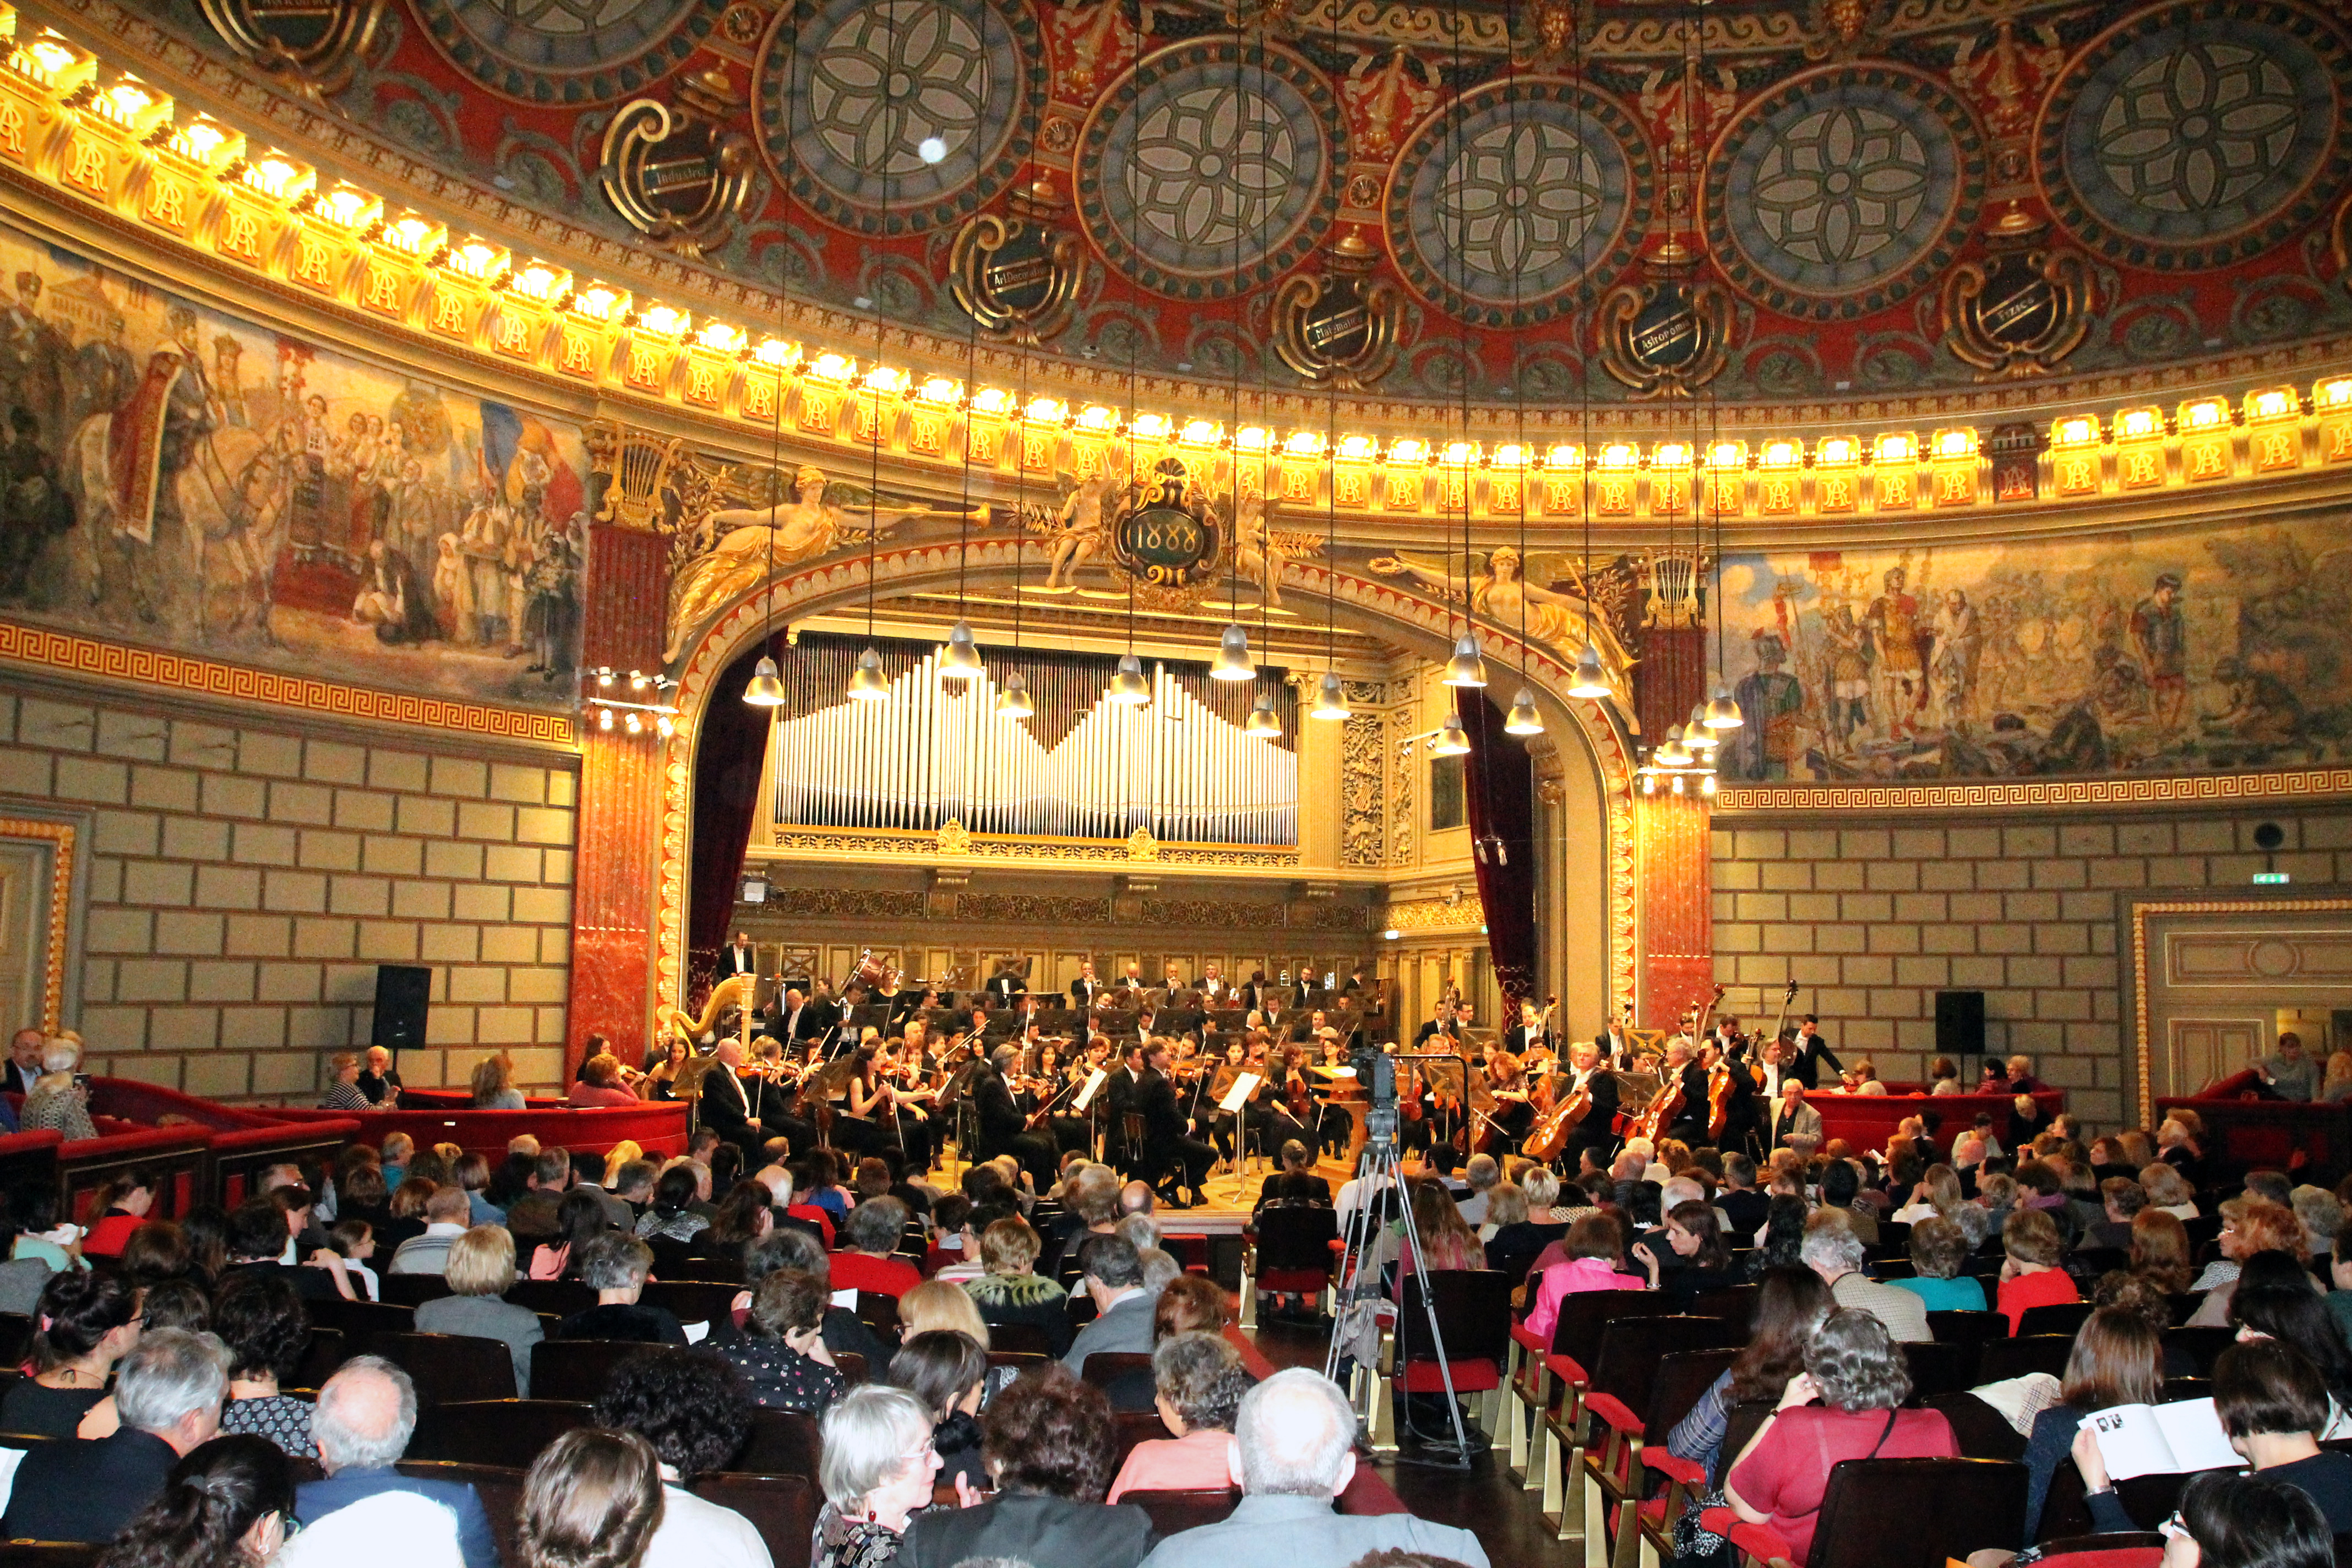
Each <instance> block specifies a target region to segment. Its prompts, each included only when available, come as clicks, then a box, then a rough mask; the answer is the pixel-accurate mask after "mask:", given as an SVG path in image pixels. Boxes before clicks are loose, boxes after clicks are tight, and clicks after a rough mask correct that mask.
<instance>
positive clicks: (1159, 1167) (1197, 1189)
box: [1135, 1046, 1217, 1208]
mask: <svg viewBox="0 0 2352 1568" xmlns="http://www.w3.org/2000/svg"><path fill="white" fill-rule="evenodd" d="M1145 1060H1146V1062H1147V1064H1148V1065H1147V1067H1146V1069H1145V1071H1144V1075H1143V1078H1142V1079H1141V1080H1140V1082H1139V1084H1138V1085H1137V1089H1136V1104H1135V1109H1137V1110H1140V1111H1141V1112H1142V1113H1143V1160H1144V1179H1145V1180H1147V1181H1150V1182H1151V1183H1153V1184H1154V1185H1156V1186H1157V1187H1158V1188H1159V1189H1160V1193H1161V1195H1162V1196H1163V1197H1164V1198H1165V1199H1166V1201H1167V1202H1168V1203H1169V1204H1171V1205H1172V1206H1175V1207H1179V1208H1181V1207H1186V1206H1190V1207H1193V1208H1199V1207H1202V1206H1203V1205H1206V1204H1207V1203H1208V1201H1209V1194H1208V1193H1207V1191H1206V1190H1205V1189H1203V1188H1202V1185H1201V1184H1202V1182H1203V1181H1205V1180H1207V1179H1208V1174H1209V1167H1210V1166H1212V1165H1213V1164H1215V1163H1217V1152H1216V1150H1214V1149H1213V1148H1211V1147H1210V1146H1209V1145H1208V1144H1206V1143H1203V1142H1201V1141H1200V1140H1199V1139H1198V1138H1193V1137H1191V1136H1188V1135H1187V1133H1186V1130H1185V1121H1184V1111H1183V1108H1182V1107H1181V1106H1180V1105H1178V1104H1177V1103H1176V1089H1175V1086H1174V1085H1173V1084H1172V1083H1171V1082H1170V1081H1169V1079H1168V1047H1166V1046H1161V1047H1159V1048H1157V1049H1156V1050H1153V1051H1151V1052H1150V1054H1149V1056H1147V1057H1146V1058H1145ZM1180 1178H1181V1184H1182V1187H1183V1189H1184V1190H1185V1191H1186V1192H1188V1193H1189V1194H1190V1197H1191V1201H1190V1204H1189V1205H1187V1204H1186V1203H1185V1201H1184V1200H1183V1199H1182V1198H1180V1197H1179V1196H1178V1194H1177V1191H1176V1190H1175V1189H1176V1186H1177V1184H1178V1181H1179V1179H1180Z"/></svg>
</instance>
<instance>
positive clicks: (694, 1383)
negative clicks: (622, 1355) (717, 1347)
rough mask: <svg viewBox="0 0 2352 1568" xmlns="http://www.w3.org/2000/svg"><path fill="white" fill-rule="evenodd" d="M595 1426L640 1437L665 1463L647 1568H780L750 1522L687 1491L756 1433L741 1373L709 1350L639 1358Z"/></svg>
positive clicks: (616, 1375)
mask: <svg viewBox="0 0 2352 1568" xmlns="http://www.w3.org/2000/svg"><path fill="white" fill-rule="evenodd" d="M595 1421H596V1425H597V1426H609V1427H612V1428H614V1429H615V1430H618V1431H623V1432H634V1433H635V1434H636V1435H637V1436H640V1437H643V1438H644V1439H645V1440H646V1442H647V1443H650V1444H651V1445H653V1450H654V1453H655V1455H656V1457H657V1458H659V1459H660V1460H661V1479H662V1511H661V1522H660V1523H659V1524H658V1525H657V1526H656V1528H655V1530H654V1538H653V1542H652V1544H651V1545H649V1546H648V1547H647V1548H646V1557H645V1563H646V1568H773V1564H774V1560H773V1559H772V1557H771V1556H770V1555H769V1552H768V1548H767V1543H766V1542H763V1541H761V1539H760V1532H759V1531H758V1530H757V1529H755V1528H754V1527H753V1526H752V1524H751V1521H750V1520H748V1519H745V1518H744V1517H743V1516H742V1515H741V1514H740V1513H737V1512H736V1511H735V1510H733V1509H730V1508H721V1507H720V1506H719V1504H717V1503H714V1502H709V1501H706V1500H703V1499H701V1498H698V1497H697V1496H695V1495H694V1493H692V1492H690V1491H688V1489H687V1483H688V1482H689V1481H691V1480H693V1479H694V1478H695V1477H697V1476H699V1475H702V1474H705V1473H706V1472H708V1471H711V1470H716V1469H718V1468H719V1467H721V1466H723V1465H724V1464H726V1463H727V1461H728V1460H729V1459H730V1458H733V1457H734V1455H735V1451H736V1450H737V1449H739V1448H740V1447H742V1446H743V1439H744V1438H745V1437H746V1436H749V1435H750V1433H751V1397H750V1395H749V1394H747V1393H746V1392H745V1391H744V1388H743V1380H742V1379H740V1378H739V1377H737V1376H736V1375H735V1370H734V1368H732V1367H730V1366H729V1365H728V1364H727V1363H726V1362H725V1361H724V1360H722V1359H720V1357H719V1356H718V1355H717V1354H716V1353H714V1352H710V1351H707V1350H698V1351H688V1352H668V1351H648V1352H644V1353H642V1354H638V1355H633V1356H631V1357H630V1358H629V1359H628V1360H627V1361H625V1362H623V1363H621V1364H620V1365H619V1366H618V1367H616V1368H614V1372H613V1377H612V1381H611V1382H610V1383H609V1384H607V1385H606V1387H605V1390H604V1397H603V1398H601V1399H599V1400H597V1401H596V1409H595Z"/></svg>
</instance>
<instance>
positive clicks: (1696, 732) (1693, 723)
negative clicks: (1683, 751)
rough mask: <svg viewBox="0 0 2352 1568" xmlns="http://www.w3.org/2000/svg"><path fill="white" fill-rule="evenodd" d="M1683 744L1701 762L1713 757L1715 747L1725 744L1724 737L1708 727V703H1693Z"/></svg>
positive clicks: (1684, 728)
mask: <svg viewBox="0 0 2352 1568" xmlns="http://www.w3.org/2000/svg"><path fill="white" fill-rule="evenodd" d="M1683 744H1684V745H1685V746H1687V747H1689V748H1690V752H1691V755H1693V756H1694V757H1696V758H1697V759H1698V760H1699V761H1700V762H1706V761H1707V760H1708V759H1709V758H1711V757H1713V756H1714V755H1715V749H1716V748H1717V746H1720V745H1722V744H1723V737H1722V736H1720V735H1717V733H1716V732H1715V731H1712V730H1710V729H1708V728H1707V727H1706V703H1704V702H1694V703H1692V704H1691V710H1690V721H1689V722H1688V723H1686V724H1685V725H1684V726H1683Z"/></svg>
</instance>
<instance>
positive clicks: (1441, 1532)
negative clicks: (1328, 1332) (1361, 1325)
mask: <svg viewBox="0 0 2352 1568" xmlns="http://www.w3.org/2000/svg"><path fill="white" fill-rule="evenodd" d="M1355 1445H1356V1412H1355V1410H1354V1408H1353V1407H1352V1406H1350V1405H1349V1403H1348V1397H1347V1395H1346V1394H1342V1393H1340V1391H1339V1387H1338V1386H1337V1385H1336V1384H1333V1383H1331V1382H1330V1381H1329V1380H1328V1378H1325V1377H1323V1376H1322V1375H1321V1374H1319V1373H1314V1372H1310V1371H1308V1370H1307V1369H1306V1368H1304V1367H1293V1368H1292V1369H1290V1370H1289V1371H1287V1372H1279V1373H1275V1374H1274V1375H1273V1376H1272V1377H1270V1378H1267V1379H1266V1380H1265V1382H1264V1383H1261V1384H1258V1385H1257V1386H1256V1387H1255V1388H1253V1389H1251V1390H1250V1391H1249V1393H1248V1394H1247V1395H1245V1396H1244V1398H1243V1400H1242V1402H1241V1405H1240V1407H1239V1408H1238V1409H1237V1410H1236V1411H1235V1413H1234V1436H1233V1438H1232V1440H1231V1441H1230V1442H1229V1443H1228V1444H1227V1446H1226V1473H1227V1474H1228V1475H1229V1476H1230V1477H1231V1478H1232V1479H1233V1480H1234V1483H1235V1484H1236V1485H1238V1486H1239V1487H1240V1488H1241V1489H1242V1499H1241V1501H1240V1502H1239V1503H1237V1504H1235V1505H1234V1511H1233V1513H1232V1515H1231V1516H1230V1517H1229V1518H1227V1519H1226V1520H1225V1521H1223V1522H1222V1523H1219V1524H1211V1525H1203V1526H1202V1527H1200V1528H1199V1529H1196V1530H1188V1531H1183V1532H1182V1533H1181V1534H1178V1535H1172V1536H1171V1537H1169V1538H1168V1539H1167V1540H1166V1541H1164V1542H1160V1545H1159V1547H1158V1548H1157V1549H1155V1550H1154V1551H1153V1552H1152V1553H1151V1555H1150V1557H1149V1558H1148V1559H1146V1561H1147V1562H1148V1563H1150V1564H1151V1568H1346V1565H1347V1564H1349V1563H1355V1562H1356V1561H1358V1560H1359V1559H1360V1558H1362V1557H1363V1556H1365V1555H1366V1554H1367V1553H1369V1552H1379V1551H1382V1550H1384V1549H1389V1548H1396V1549H1401V1550H1402V1551H1406V1552H1418V1553H1422V1554H1423V1555H1426V1556H1428V1557H1431V1558H1435V1559H1439V1560H1442V1561H1447V1562H1453V1563H1465V1564H1467V1565H1468V1568H1486V1549H1485V1548H1484V1547H1483V1546H1481V1545H1480V1544H1479V1542H1478V1538H1477V1537H1476V1536H1475V1535H1473V1534H1472V1533H1470V1531H1466V1530H1456V1529H1453V1528H1451V1527H1450V1526H1446V1525H1440V1524H1431V1523H1429V1522H1427V1521H1423V1520H1420V1519H1416V1518H1414V1517H1413V1516H1412V1514H1409V1513H1381V1514H1342V1513H1340V1512H1339V1511H1338V1510H1337V1509H1336V1508H1335V1506H1334V1503H1335V1501H1336V1500H1337V1499H1338V1498H1339V1494H1340V1493H1341V1492H1343V1491H1345V1490H1347V1489H1348V1483H1349V1481H1351V1480H1353V1479H1355V1474H1356V1453H1355Z"/></svg>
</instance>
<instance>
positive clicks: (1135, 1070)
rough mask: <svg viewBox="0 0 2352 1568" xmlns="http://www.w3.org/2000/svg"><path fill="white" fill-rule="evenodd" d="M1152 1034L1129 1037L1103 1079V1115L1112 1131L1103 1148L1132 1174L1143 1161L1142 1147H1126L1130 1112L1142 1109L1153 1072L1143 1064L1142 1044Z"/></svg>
mask: <svg viewBox="0 0 2352 1568" xmlns="http://www.w3.org/2000/svg"><path fill="white" fill-rule="evenodd" d="M1149 1040H1150V1036H1149V1035H1138V1036H1136V1037H1135V1038H1134V1039H1132V1040H1129V1042H1128V1043H1127V1048H1126V1049H1125V1050H1123V1051H1121V1052H1120V1053H1119V1062H1118V1066H1117V1067H1115V1068H1111V1070H1110V1077H1109V1078H1108V1079H1106V1080H1105V1081H1104V1083H1103V1089H1102V1108H1103V1115H1104V1116H1105V1117H1106V1118H1107V1119H1108V1121H1107V1123H1106V1124H1107V1125H1108V1127H1109V1129H1110V1135H1109V1136H1108V1138H1106V1139H1104V1140H1103V1146H1104V1151H1105V1152H1106V1153H1108V1155H1109V1156H1110V1162H1111V1163H1112V1164H1114V1165H1118V1166H1120V1167H1121V1168H1123V1169H1125V1170H1127V1171H1128V1172H1129V1174H1133V1173H1135V1171H1136V1169H1137V1168H1138V1166H1139V1164H1140V1163H1141V1161H1142V1158H1143V1151H1142V1150H1140V1149H1129V1148H1128V1147H1127V1113H1128V1112H1129V1111H1130V1110H1142V1109H1143V1107H1142V1105H1141V1104H1140V1103H1139V1101H1140V1100H1141V1099H1142V1095H1143V1082H1144V1079H1147V1078H1149V1077H1150V1071H1151V1069H1150V1068H1148V1067H1146V1066H1145V1065H1144V1059H1143V1048H1144V1046H1145V1044H1146V1043H1147V1042H1148V1041H1149Z"/></svg>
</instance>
